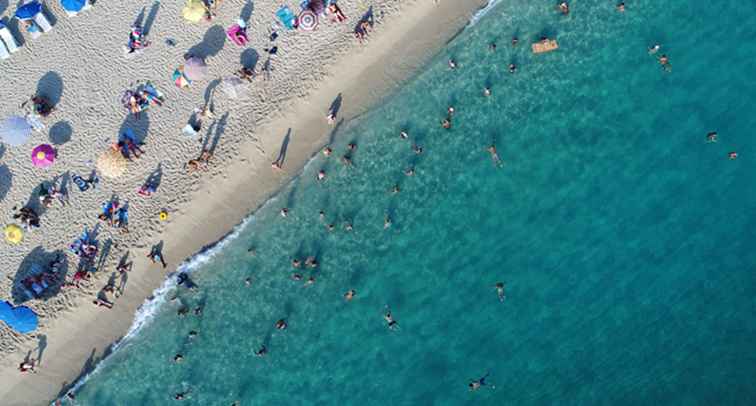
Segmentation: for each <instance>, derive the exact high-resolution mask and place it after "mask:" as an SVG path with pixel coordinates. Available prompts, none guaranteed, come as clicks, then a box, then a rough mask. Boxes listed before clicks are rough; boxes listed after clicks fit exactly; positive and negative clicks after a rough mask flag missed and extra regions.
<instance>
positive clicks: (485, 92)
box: [483, 86, 491, 97]
mask: <svg viewBox="0 0 756 406" xmlns="http://www.w3.org/2000/svg"><path fill="white" fill-rule="evenodd" d="M483 96H486V97H488V96H491V88H490V87H488V86H486V87H484V88H483Z"/></svg>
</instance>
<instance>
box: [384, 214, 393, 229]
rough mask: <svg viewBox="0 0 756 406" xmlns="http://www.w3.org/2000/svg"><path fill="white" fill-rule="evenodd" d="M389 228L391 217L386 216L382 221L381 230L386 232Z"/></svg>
mask: <svg viewBox="0 0 756 406" xmlns="http://www.w3.org/2000/svg"><path fill="white" fill-rule="evenodd" d="M389 227H391V217H389V216H388V214H387V215H386V217H385V218H384V219H383V229H384V230H388V229H389Z"/></svg>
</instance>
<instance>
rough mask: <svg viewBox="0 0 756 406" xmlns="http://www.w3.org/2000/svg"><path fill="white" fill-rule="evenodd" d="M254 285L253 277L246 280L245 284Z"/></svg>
mask: <svg viewBox="0 0 756 406" xmlns="http://www.w3.org/2000/svg"><path fill="white" fill-rule="evenodd" d="M250 285H252V278H247V279H245V280H244V286H250Z"/></svg>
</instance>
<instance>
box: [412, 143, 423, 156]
mask: <svg viewBox="0 0 756 406" xmlns="http://www.w3.org/2000/svg"><path fill="white" fill-rule="evenodd" d="M412 152H414V153H415V155H420V154H422V153H423V147H421V146H419V145H413V146H412Z"/></svg>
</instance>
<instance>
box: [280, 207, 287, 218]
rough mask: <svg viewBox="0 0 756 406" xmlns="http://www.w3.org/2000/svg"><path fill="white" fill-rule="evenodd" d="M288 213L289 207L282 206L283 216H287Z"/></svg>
mask: <svg viewBox="0 0 756 406" xmlns="http://www.w3.org/2000/svg"><path fill="white" fill-rule="evenodd" d="M288 215H289V209H287V208H286V207H284V208H282V209H281V217H284V218H285V217H286V216H288Z"/></svg>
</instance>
